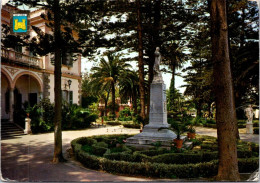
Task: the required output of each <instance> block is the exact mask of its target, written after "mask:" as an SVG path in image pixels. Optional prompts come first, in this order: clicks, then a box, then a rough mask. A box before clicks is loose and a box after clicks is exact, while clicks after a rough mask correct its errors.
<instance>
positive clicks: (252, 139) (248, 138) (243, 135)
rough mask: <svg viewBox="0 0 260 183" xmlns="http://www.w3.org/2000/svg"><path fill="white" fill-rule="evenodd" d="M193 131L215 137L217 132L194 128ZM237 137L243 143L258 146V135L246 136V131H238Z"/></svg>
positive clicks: (212, 129) (210, 129)
mask: <svg viewBox="0 0 260 183" xmlns="http://www.w3.org/2000/svg"><path fill="white" fill-rule="evenodd" d="M195 129H196V133H197V134H200V135H208V136H213V137H217V130H216V129H214V128H203V127H195ZM239 136H240V139H241V140H243V141H246V142H254V143H257V144H259V135H256V134H246V129H239Z"/></svg>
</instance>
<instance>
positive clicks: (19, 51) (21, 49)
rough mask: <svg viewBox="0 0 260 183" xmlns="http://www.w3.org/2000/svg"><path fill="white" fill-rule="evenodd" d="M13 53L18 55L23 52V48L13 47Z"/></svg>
mask: <svg viewBox="0 0 260 183" xmlns="http://www.w3.org/2000/svg"><path fill="white" fill-rule="evenodd" d="M14 51H16V52H18V53H22V52H23V47H22V46H15V47H14Z"/></svg>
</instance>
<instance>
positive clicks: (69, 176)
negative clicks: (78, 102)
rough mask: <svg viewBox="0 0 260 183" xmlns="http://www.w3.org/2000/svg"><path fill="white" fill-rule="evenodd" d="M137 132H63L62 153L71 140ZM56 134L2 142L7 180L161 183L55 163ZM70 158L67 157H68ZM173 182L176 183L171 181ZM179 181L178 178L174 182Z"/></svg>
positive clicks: (124, 130) (22, 137)
mask: <svg viewBox="0 0 260 183" xmlns="http://www.w3.org/2000/svg"><path fill="white" fill-rule="evenodd" d="M118 133H128V134H135V133H138V130H137V129H123V128H122V127H119V126H116V127H107V128H91V129H87V130H80V131H64V132H63V133H62V135H63V151H64V155H65V156H67V155H68V153H67V152H66V150H68V149H69V148H70V142H71V140H73V139H75V138H77V137H82V136H92V135H99V134H118ZM53 139H54V135H53V133H46V134H38V135H25V136H21V137H19V138H13V139H8V140H2V141H1V171H2V177H3V179H5V180H15V181H19V182H20V181H26V182H27V181H28V182H29V181H48V182H50V181H52V182H53V181H58V182H64V181H76V182H79V181H117V182H123V181H158V180H159V179H148V178H138V177H126V176H117V175H112V174H108V173H104V172H98V171H94V170H90V169H86V168H84V167H82V166H81V165H80V164H79V163H77V162H74V161H72V160H71V159H69V161H68V162H66V163H60V164H56V165H54V164H52V162H51V161H52V156H53ZM66 158H67V157H66ZM171 181H173V180H171ZM174 181H178V179H176V180H174Z"/></svg>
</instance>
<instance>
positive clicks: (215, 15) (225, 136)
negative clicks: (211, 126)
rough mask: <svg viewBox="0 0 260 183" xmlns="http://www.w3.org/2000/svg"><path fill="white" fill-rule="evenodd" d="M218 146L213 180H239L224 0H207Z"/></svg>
mask: <svg viewBox="0 0 260 183" xmlns="http://www.w3.org/2000/svg"><path fill="white" fill-rule="evenodd" d="M208 2H209V5H210V17H211V39H212V61H213V75H214V91H215V95H216V119H217V134H218V148H219V166H218V175H217V180H228V181H239V180H240V178H239V172H238V160H237V146H236V124H235V122H236V119H235V117H236V116H235V110H234V109H235V107H234V101H233V100H234V96H233V88H232V86H233V84H232V76H231V70H230V59H229V49H228V25H227V16H226V1H225V0H209V1H208Z"/></svg>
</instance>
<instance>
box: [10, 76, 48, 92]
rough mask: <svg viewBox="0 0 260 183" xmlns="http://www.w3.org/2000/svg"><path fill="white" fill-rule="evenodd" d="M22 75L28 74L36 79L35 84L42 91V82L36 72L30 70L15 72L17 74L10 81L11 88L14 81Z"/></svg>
mask: <svg viewBox="0 0 260 183" xmlns="http://www.w3.org/2000/svg"><path fill="white" fill-rule="evenodd" d="M23 75H29V76H31V77H33V78H34V79H35V80H36V81H37V85H38V86H39V88H40V92H43V83H42V81H41V80H40V78H39V77H38V76H37V75H36V74H34V73H32V72H29V71H23V72H21V73H19V74H17V76H16V77H15V78H14V81H13V82H12V88H14V87H15V85H16V81H17V80H18V79H19V78H20V77H21V76H23Z"/></svg>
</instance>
